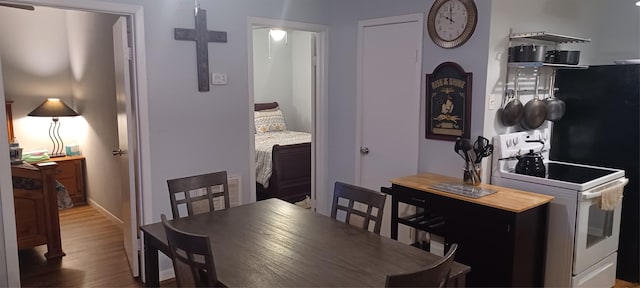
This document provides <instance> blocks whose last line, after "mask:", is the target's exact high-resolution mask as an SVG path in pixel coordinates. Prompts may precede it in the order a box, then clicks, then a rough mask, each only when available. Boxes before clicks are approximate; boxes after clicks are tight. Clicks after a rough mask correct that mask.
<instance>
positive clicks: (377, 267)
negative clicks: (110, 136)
mask: <svg viewBox="0 0 640 288" xmlns="http://www.w3.org/2000/svg"><path fill="white" fill-rule="evenodd" d="M170 222H171V224H172V225H173V226H175V227H176V228H177V229H179V230H182V231H185V232H189V233H195V234H201V235H209V238H210V241H211V247H212V250H213V258H214V262H215V267H216V273H217V276H218V280H219V281H220V282H221V283H223V284H224V285H225V286H227V287H356V286H357V287H383V286H384V285H385V281H386V277H387V275H389V274H399V273H407V272H414V271H417V270H420V269H423V268H425V267H427V266H429V265H431V264H433V263H435V262H437V261H438V260H439V259H441V256H438V255H435V254H432V253H429V252H427V251H425V250H422V249H419V248H416V247H413V246H411V245H408V244H405V243H401V242H398V241H396V240H393V239H390V238H387V237H384V236H381V235H379V234H375V233H372V232H369V231H366V230H364V229H360V228H357V227H354V226H352V225H349V224H346V223H344V222H341V221H337V220H335V219H333V218H330V217H328V216H325V215H322V214H319V213H315V212H314V211H313V210H311V209H304V208H302V207H299V206H296V205H294V204H291V203H288V202H285V201H282V200H279V199H275V198H272V199H267V200H263V201H258V202H254V203H250V204H245V205H241V206H237V207H233V208H229V209H225V210H218V211H212V212H208V213H203V214H198V215H193V216H189V217H184V218H179V219H173V220H170ZM140 229H141V230H142V234H143V237H144V260H145V265H144V266H145V267H144V270H145V271H144V273H145V286H146V287H158V286H159V267H158V265H159V263H158V251H161V252H162V253H164V254H165V255H171V254H170V251H169V247H168V244H167V237H166V234H165V230H164V227H163V225H162V223H161V222H157V223H153V224H148V225H143V226H142V227H141V228H140ZM470 271H471V267H469V266H467V265H464V264H461V263H458V262H455V261H454V262H453V264H452V268H451V273H450V276H449V281H448V282H449V283H448V286H452V287H464V286H465V277H466V275H467V274H468V273H469V272H470Z"/></svg>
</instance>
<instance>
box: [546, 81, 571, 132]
mask: <svg viewBox="0 0 640 288" xmlns="http://www.w3.org/2000/svg"><path fill="white" fill-rule="evenodd" d="M555 78H556V72H555V71H553V73H551V78H550V79H549V98H547V99H546V100H545V102H546V106H547V120H549V121H558V120H560V119H561V118H562V116H564V111H565V108H566V104H565V103H564V101H562V100H560V99H558V98H556V97H555V95H554V93H555V90H554V89H555V87H554V86H555Z"/></svg>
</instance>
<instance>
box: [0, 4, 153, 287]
mask: <svg viewBox="0 0 640 288" xmlns="http://www.w3.org/2000/svg"><path fill="white" fill-rule="evenodd" d="M23 3H25V4H29V5H31V4H33V5H46V6H49V7H52V8H58V9H67V10H68V11H76V10H77V11H92V12H98V13H103V14H111V15H120V16H124V17H127V18H128V20H130V21H129V22H130V24H132V26H131V30H130V32H131V36H132V37H131V39H132V40H133V41H132V52H133V53H132V54H133V56H134V57H133V61H132V64H133V65H134V67H133V68H132V70H131V71H132V72H133V74H132V77H131V79H132V80H133V81H134V83H133V85H132V87H133V88H134V89H133V94H132V98H131V101H130V102H128V103H127V114H126V115H127V119H128V121H130V123H134V124H135V127H134V128H135V129H133V130H131V129H130V131H129V132H130V133H129V139H130V142H129V147H130V148H131V150H130V152H131V157H130V158H131V159H130V163H132V165H130V167H133V171H132V172H133V175H134V177H133V178H132V179H131V184H132V185H134V186H133V187H135V189H134V191H133V192H134V193H131V194H130V195H131V197H132V198H133V199H134V202H137V205H134V209H133V210H132V211H133V213H131V212H129V213H131V214H132V215H131V217H132V224H131V226H132V227H131V229H132V230H134V231H137V230H138V229H137V227H138V226H139V224H138V223H139V221H138V220H136V219H137V218H138V217H139V216H138V215H142V211H143V210H142V208H143V205H142V204H143V203H142V201H141V200H142V198H144V197H143V195H139V194H138V193H141V191H142V189H141V187H142V186H143V185H144V184H146V183H148V182H149V175H148V174H143V172H145V171H146V172H145V173H148V169H143V168H142V167H149V166H150V165H149V163H148V162H149V161H148V156H145V155H148V151H147V150H148V149H141V148H140V147H144V146H146V145H148V139H146V136H144V135H146V134H147V133H144V130H143V129H140V127H147V124H148V123H146V122H144V121H146V120H145V119H147V117H146V116H147V115H145V114H144V113H145V111H144V107H146V106H147V105H146V101H147V100H146V99H147V98H146V68H145V64H144V58H145V57H144V30H143V22H142V16H143V15H142V7H141V6H136V5H124V4H115V3H107V2H99V1H94V2H90V3H86V1H81V0H71V1H65V3H64V4H60V3H59V1H55V0H40V1H23ZM109 30H110V29H109ZM105 37H109V38H111V33H109V34H106V36H105ZM111 67H112V69H113V63H111ZM5 80H6V78H5ZM2 92H3V91H0V94H1V95H0V98H4V97H5V96H4V93H2ZM112 97H113V96H112ZM140 132H142V133H140ZM3 137H4V136H3ZM131 139H133V141H131ZM106 148H107V149H109V150H111V149H114V148H115V149H117V147H106ZM110 152H111V151H109V153H110ZM3 162H4V161H3ZM0 166H1V168H0V170H2V171H3V173H4V171H9V165H8V162H5V163H3V164H2V165H0ZM5 169H6V170H5ZM9 173H10V172H9ZM6 181H7V180H6V179H5V178H3V179H2V188H3V189H2V190H5V189H6V190H11V186H10V185H11V182H10V179H9V180H8V183H5V182H6ZM136 192H137V193H136ZM6 195H8V197H7V196H6ZM2 197H3V198H2V203H3V207H2V208H3V209H2V210H3V211H13V204H12V201H11V199H10V198H11V194H7V193H2ZM146 205H147V206H148V203H147V204H146ZM146 211H150V209H149V210H146ZM12 216H13V215H10V213H3V217H2V221H3V223H4V227H5V230H4V238H5V241H6V242H7V243H5V244H6V245H5V249H6V251H7V252H8V253H6V254H5V255H6V259H4V260H6V261H7V262H6V263H7V266H8V267H9V268H8V269H9V272H10V273H9V284H10V286H14V285H18V284H19V272H18V271H17V267H18V265H17V262H18V261H17V253H16V254H13V252H12V250H13V249H15V250H17V246H16V243H15V240H13V239H15V235H16V234H15V230H13V231H12V230H11V229H7V227H11V224H12V223H15V217H14V216H13V217H12ZM119 216H120V215H119ZM120 217H122V216H120ZM122 218H125V217H122ZM13 225H15V224H13ZM125 226H126V225H125ZM134 238H137V237H135V236H134ZM11 240H13V241H11ZM129 242H131V243H132V245H133V246H134V247H136V248H137V249H136V252H134V254H135V255H133V254H132V255H130V256H131V257H130V258H131V259H132V260H133V261H137V259H138V257H139V256H138V253H139V252H137V251H139V250H140V248H139V247H137V243H138V241H137V239H130V240H129ZM10 251H11V253H9V252H10ZM16 252H17V251H16ZM136 266H137V264H135V263H133V264H131V268H132V274H133V275H134V276H137V274H138V269H137V268H136ZM12 269H15V270H14V271H12ZM12 272H13V273H12Z"/></svg>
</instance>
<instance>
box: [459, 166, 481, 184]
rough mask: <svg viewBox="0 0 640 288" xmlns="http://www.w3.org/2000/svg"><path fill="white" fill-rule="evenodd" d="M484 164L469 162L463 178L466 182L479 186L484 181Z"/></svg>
mask: <svg viewBox="0 0 640 288" xmlns="http://www.w3.org/2000/svg"><path fill="white" fill-rule="evenodd" d="M481 175H482V164H481V163H467V164H466V165H465V167H464V173H463V176H462V180H463V181H464V184H469V185H473V186H478V185H480V183H482V177H481Z"/></svg>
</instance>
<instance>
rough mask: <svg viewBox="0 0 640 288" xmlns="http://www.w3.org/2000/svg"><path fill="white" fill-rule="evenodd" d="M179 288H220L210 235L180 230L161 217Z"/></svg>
mask: <svg viewBox="0 0 640 288" xmlns="http://www.w3.org/2000/svg"><path fill="white" fill-rule="evenodd" d="M160 218H161V219H162V225H163V226H164V230H165V233H166V234H167V242H168V244H169V250H170V251H171V261H172V262H173V270H174V272H175V274H176V284H177V286H178V287H220V286H223V285H222V284H221V283H220V282H218V276H217V274H216V266H215V263H214V261H213V251H212V249H211V242H210V241H209V236H208V235H198V234H192V233H188V232H185V231H181V230H178V229H177V228H176V227H174V226H173V225H171V223H169V221H167V216H165V215H164V214H162V215H160Z"/></svg>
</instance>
